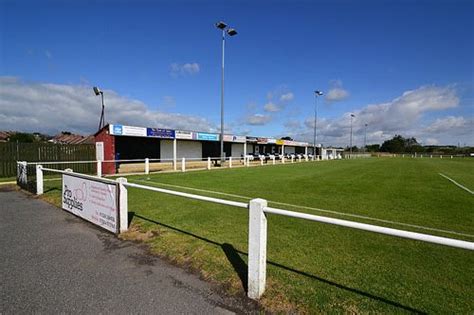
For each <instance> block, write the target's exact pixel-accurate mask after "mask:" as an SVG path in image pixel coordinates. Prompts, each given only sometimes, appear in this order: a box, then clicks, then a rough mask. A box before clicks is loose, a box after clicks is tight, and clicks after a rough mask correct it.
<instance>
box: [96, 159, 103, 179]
mask: <svg viewBox="0 0 474 315" xmlns="http://www.w3.org/2000/svg"><path fill="white" fill-rule="evenodd" d="M97 177H102V161H100V160H99V161H97Z"/></svg>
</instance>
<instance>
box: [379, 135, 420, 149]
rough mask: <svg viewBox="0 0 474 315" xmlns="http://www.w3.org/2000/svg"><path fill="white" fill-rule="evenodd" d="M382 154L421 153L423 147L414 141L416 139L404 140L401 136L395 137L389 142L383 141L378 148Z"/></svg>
mask: <svg viewBox="0 0 474 315" xmlns="http://www.w3.org/2000/svg"><path fill="white" fill-rule="evenodd" d="M380 151H382V152H390V153H403V152H409V153H414V152H423V151H424V149H423V147H422V146H421V145H420V144H419V143H418V141H416V138H414V137H412V138H404V137H402V136H401V135H395V137H393V138H392V139H390V140H386V141H384V143H382V146H381V147H380Z"/></svg>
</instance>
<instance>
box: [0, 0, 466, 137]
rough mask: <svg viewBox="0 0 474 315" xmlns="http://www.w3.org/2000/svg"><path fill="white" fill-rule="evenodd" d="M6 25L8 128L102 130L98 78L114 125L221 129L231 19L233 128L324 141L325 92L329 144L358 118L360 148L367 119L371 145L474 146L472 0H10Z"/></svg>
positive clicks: (2, 104)
mask: <svg viewBox="0 0 474 315" xmlns="http://www.w3.org/2000/svg"><path fill="white" fill-rule="evenodd" d="M0 20H1V22H0V27H1V29H0V36H1V41H0V45H1V46H0V54H1V55H0V57H1V59H0V76H1V77H2V78H3V81H2V82H3V84H2V87H1V88H0V93H1V94H0V96H2V97H1V98H0V129H22V130H27V131H33V130H29V129H32V128H35V129H37V130H40V131H44V132H49V133H54V132H58V131H60V130H64V129H68V130H73V131H76V132H82V133H88V132H94V131H95V130H94V128H95V125H96V122H95V120H97V122H98V117H97V112H95V111H96V110H97V109H98V105H97V104H98V102H99V100H98V99H95V98H94V97H93V95H91V94H92V90H91V89H90V87H91V86H93V85H99V86H100V87H101V88H102V89H104V90H105V91H106V94H105V95H106V104H107V116H106V118H107V117H108V118H109V119H107V120H108V121H110V122H116V123H130V124H142V125H144V124H146V125H147V126H149V127H153V126H162V127H179V128H191V129H193V128H200V129H208V130H215V129H216V128H218V125H219V117H220V60H221V59H220V58H221V50H220V49H221V46H220V45H221V42H220V34H219V32H218V30H217V29H215V27H214V23H215V22H216V21H218V20H224V21H226V22H227V23H228V24H229V25H231V26H233V27H235V28H236V29H237V31H238V32H239V34H238V35H237V36H235V37H232V38H230V39H228V41H227V47H226V48H227V49H226V102H225V104H226V114H225V117H226V122H227V123H228V125H227V126H228V129H229V131H232V132H233V133H237V134H253V135H262V136H284V135H290V136H293V137H294V138H297V139H298V140H312V130H313V125H312V116H313V115H314V114H313V113H314V94H313V91H314V90H315V89H319V90H322V91H323V92H325V94H326V95H325V96H324V97H321V98H320V99H319V103H318V111H319V119H318V139H319V140H318V142H322V143H323V144H326V145H330V144H333V145H344V144H345V143H347V142H348V136H347V130H348V125H349V121H348V113H351V112H354V113H356V118H355V120H354V129H355V133H356V137H358V138H357V140H356V141H355V142H356V144H357V143H358V142H357V141H359V142H360V139H361V137H362V133H363V129H364V128H363V126H364V124H365V123H368V124H369V126H368V131H367V133H368V138H369V142H371V143H380V142H381V141H383V140H384V139H387V138H390V137H391V136H393V135H394V134H395V133H402V134H403V135H406V136H416V137H417V138H419V139H420V141H422V142H423V143H433V144H442V143H453V144H457V143H458V142H461V144H463V143H468V144H474V141H473V138H474V133H473V100H474V98H473V96H474V78H473V73H474V63H473V56H474V40H473V38H474V36H473V29H474V27H473V26H474V25H473V20H474V4H473V2H472V1H353V2H352V1H296V2H295V1H293V2H290V1H260V2H252V1H239V2H223V1H219V2H211V1H201V2H198V1H195V2H191V1H174V2H171V1H170V2H166V1H76V2H74V1H31V2H28V1H2V0H0ZM51 89H52V90H53V91H54V94H51V93H53V92H51ZM20 91H23V93H20ZM406 93H408V94H406ZM44 94H48V95H44ZM55 96H56V97H55ZM81 97H83V100H82V101H81ZM71 107H80V108H75V109H74V110H73V111H72V112H73V114H74V116H75V117H72V118H70V123H69V124H68V123H67V122H65V121H58V119H50V118H51V116H52V115H48V112H49V113H51V111H53V112H55V111H56V110H55V108H57V111H59V112H64V111H67V109H68V108H71ZM34 108H39V109H40V110H39V112H41V113H43V114H44V116H42V115H41V113H39V114H37V113H34V112H35V110H30V109H34ZM81 108H82V111H81V110H80V109H81ZM17 111H21V112H22V113H18V112H17ZM131 111H133V113H131ZM25 112H33V113H30V114H28V115H32V117H30V116H28V117H25V115H26V113H25ZM140 115H142V116H146V117H142V118H140ZM53 116H54V115H53ZM2 117H3V120H2ZM91 121H94V123H92V122H91ZM149 124H152V125H149ZM1 125H4V127H2V126H1Z"/></svg>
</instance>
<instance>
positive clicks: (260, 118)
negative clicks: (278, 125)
mask: <svg viewBox="0 0 474 315" xmlns="http://www.w3.org/2000/svg"><path fill="white" fill-rule="evenodd" d="M271 120H272V117H271V116H270V115H262V114H253V115H249V116H247V119H246V124H247V125H252V126H263V125H265V124H267V123H268V122H270V121H271Z"/></svg>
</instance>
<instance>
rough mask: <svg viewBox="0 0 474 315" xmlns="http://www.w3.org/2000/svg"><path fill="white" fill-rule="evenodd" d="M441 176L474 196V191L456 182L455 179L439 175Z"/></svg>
mask: <svg viewBox="0 0 474 315" xmlns="http://www.w3.org/2000/svg"><path fill="white" fill-rule="evenodd" d="M438 174H439V175H441V176H443V177H444V178H446V179H447V180H449V181H450V182H451V183H453V184H454V185H456V186H458V187H459V188H462V189H464V190H465V191H467V192H468V193H470V194H471V195H474V191H472V190H470V189H469V188H467V187H465V186H463V185H461V184H459V183H458V182H456V181H455V180H454V179H451V178H449V177H448V176H446V175H444V174H441V173H438Z"/></svg>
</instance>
